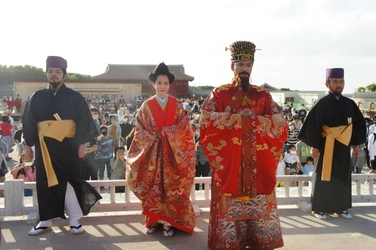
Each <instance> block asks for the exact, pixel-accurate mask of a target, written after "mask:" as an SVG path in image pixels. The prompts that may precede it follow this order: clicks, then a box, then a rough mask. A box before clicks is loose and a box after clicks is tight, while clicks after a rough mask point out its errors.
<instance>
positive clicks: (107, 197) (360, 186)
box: [0, 174, 376, 216]
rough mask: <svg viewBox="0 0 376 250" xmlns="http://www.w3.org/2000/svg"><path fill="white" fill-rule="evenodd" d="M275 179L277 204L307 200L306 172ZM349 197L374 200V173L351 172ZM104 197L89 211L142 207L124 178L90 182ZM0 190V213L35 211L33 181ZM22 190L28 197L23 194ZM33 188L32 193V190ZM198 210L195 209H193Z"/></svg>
mask: <svg viewBox="0 0 376 250" xmlns="http://www.w3.org/2000/svg"><path fill="white" fill-rule="evenodd" d="M277 180H278V181H283V182H284V184H285V185H284V187H277V188H276V195H277V202H278V204H279V205H294V204H297V203H298V202H299V201H306V202H309V201H310V197H311V185H312V184H311V180H312V177H311V176H308V175H284V176H277ZM352 181H353V182H352V183H353V184H352V198H353V199H352V200H353V202H376V195H375V194H376V184H374V183H376V174H357V175H355V174H354V175H352ZM89 183H90V184H91V185H92V186H93V187H95V188H96V189H97V190H98V191H100V190H101V187H106V188H105V189H104V190H102V191H101V195H102V197H103V199H101V200H100V201H99V202H98V204H96V205H95V206H93V208H92V209H91V211H92V212H117V211H133V210H141V203H140V201H139V200H138V199H137V197H135V196H134V195H133V193H132V192H130V190H129V189H128V188H127V183H126V181H125V180H105V181H89ZM195 183H197V184H204V187H205V188H204V189H203V190H198V191H196V190H195V185H193V187H192V192H191V201H192V203H193V204H194V207H195V209H198V207H209V206H210V185H211V178H210V177H196V178H195ZM116 186H124V187H125V192H123V193H116V192H115V187H116ZM0 190H4V196H5V197H4V198H0V216H14V215H27V214H29V213H31V212H35V211H37V210H38V202H37V198H36V197H37V196H36V185H35V182H25V183H24V182H23V180H6V181H5V183H0ZM24 190H28V191H27V192H28V193H29V195H31V196H25V195H24V194H25V193H26V192H25V193H24ZM30 190H32V194H30V193H31V191H30ZM196 213H197V211H196Z"/></svg>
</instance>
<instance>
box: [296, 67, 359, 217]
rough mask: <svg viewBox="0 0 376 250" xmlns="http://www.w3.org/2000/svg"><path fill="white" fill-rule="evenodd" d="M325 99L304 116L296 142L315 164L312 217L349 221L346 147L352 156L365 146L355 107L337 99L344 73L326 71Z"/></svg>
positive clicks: (342, 97) (349, 196)
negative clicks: (330, 216)
mask: <svg viewBox="0 0 376 250" xmlns="http://www.w3.org/2000/svg"><path fill="white" fill-rule="evenodd" d="M325 85H326V87H327V88H328V90H329V93H328V95H326V96H325V97H323V98H321V99H320V100H319V101H318V102H317V103H316V104H315V106H314V107H313V108H312V110H311V111H310V112H309V113H308V116H307V118H306V120H305V122H304V124H303V126H302V129H301V130H300V133H299V136H298V138H299V139H300V140H302V141H303V142H304V143H305V144H307V145H309V146H311V147H312V150H311V154H312V157H313V158H315V159H318V161H316V164H315V165H316V167H315V173H314V175H313V176H314V178H313V182H314V186H313V192H312V211H313V215H314V216H315V217H317V218H319V219H326V218H327V217H326V214H325V213H336V214H337V215H338V217H341V218H345V219H351V215H350V214H349V213H348V212H347V209H349V208H351V166H350V145H354V146H355V149H354V152H353V154H354V156H355V157H358V156H359V154H360V148H359V145H360V144H362V143H365V140H366V137H365V136H364V135H365V133H366V127H365V122H364V118H363V115H362V113H361V112H360V110H359V108H358V106H357V105H356V104H355V102H354V101H352V100H351V99H349V98H346V97H344V96H342V95H341V93H342V91H343V88H344V86H345V81H344V70H343V69H342V68H333V69H327V70H326V83H325Z"/></svg>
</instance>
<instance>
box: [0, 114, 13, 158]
mask: <svg viewBox="0 0 376 250" xmlns="http://www.w3.org/2000/svg"><path fill="white" fill-rule="evenodd" d="M0 129H1V131H2V134H3V137H2V138H1V140H2V141H4V142H5V143H6V144H7V146H8V151H9V153H12V152H13V138H12V137H13V136H12V134H13V130H14V129H13V126H12V124H10V123H9V117H8V116H2V117H1V122H0ZM4 156H5V160H7V161H10V160H11V159H12V157H10V156H9V154H6V155H4Z"/></svg>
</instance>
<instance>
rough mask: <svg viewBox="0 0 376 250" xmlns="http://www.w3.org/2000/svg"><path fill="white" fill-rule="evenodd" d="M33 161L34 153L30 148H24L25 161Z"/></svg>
mask: <svg viewBox="0 0 376 250" xmlns="http://www.w3.org/2000/svg"><path fill="white" fill-rule="evenodd" d="M33 159H34V152H33V150H32V149H31V147H30V146H27V145H26V146H25V160H27V161H32V160H33Z"/></svg>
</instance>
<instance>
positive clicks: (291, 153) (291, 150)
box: [283, 145, 300, 175]
mask: <svg viewBox="0 0 376 250" xmlns="http://www.w3.org/2000/svg"><path fill="white" fill-rule="evenodd" d="M287 149H288V151H287V153H286V154H285V157H284V158H283V160H284V162H285V163H286V174H288V175H289V174H292V173H297V171H298V170H297V169H298V164H299V163H300V161H299V157H298V155H297V154H296V148H295V145H289V146H288V148H287Z"/></svg>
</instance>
